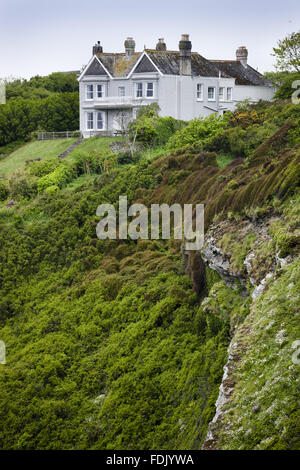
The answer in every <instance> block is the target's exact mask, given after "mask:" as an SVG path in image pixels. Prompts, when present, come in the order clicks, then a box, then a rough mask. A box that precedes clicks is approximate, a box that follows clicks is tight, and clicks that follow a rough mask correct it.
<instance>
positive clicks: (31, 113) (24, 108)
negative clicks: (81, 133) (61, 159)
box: [0, 92, 79, 146]
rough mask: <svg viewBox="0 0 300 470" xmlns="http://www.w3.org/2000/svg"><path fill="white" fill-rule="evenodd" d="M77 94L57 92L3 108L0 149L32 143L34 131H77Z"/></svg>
mask: <svg viewBox="0 0 300 470" xmlns="http://www.w3.org/2000/svg"><path fill="white" fill-rule="evenodd" d="M78 100H79V97H78V92H77V93H54V94H52V95H50V96H49V97H47V98H45V99H42V100H31V99H23V98H18V99H12V100H10V101H8V102H7V103H6V104H4V105H2V106H1V107H0V146H4V145H7V144H9V143H11V142H13V141H16V140H28V139H29V138H30V135H31V133H32V132H33V131H36V130H37V129H40V128H42V129H44V130H47V131H50V132H52V131H61V130H71V131H72V130H77V129H78V127H79V108H78Z"/></svg>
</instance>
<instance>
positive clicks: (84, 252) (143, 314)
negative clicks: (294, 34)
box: [0, 98, 300, 450]
mask: <svg viewBox="0 0 300 470" xmlns="http://www.w3.org/2000/svg"><path fill="white" fill-rule="evenodd" d="M46 99H47V98H46ZM249 106H250V105H249V104H247V105H246V104H244V109H243V110H242V109H239V110H238V114H241V113H246V114H245V115H244V116H243V117H242V118H240V117H239V118H238V117H237V118H236V119H235V117H233V120H232V121H231V123H229V117H228V118H226V120H225V119H224V121H223V120H222V119H220V120H219V121H217V120H216V118H211V122H210V121H209V120H208V122H206V123H205V124H204V123H203V122H199V123H197V124H194V125H195V129H196V132H195V134H196V135H197V132H199V134H201V137H199V138H200V139H201V140H200V141H199V140H193V139H191V141H192V142H191V143H190V145H189V146H188V145H187V146H186V147H184V148H183V149H176V150H175V151H174V152H173V154H171V155H167V154H166V153H167V152H163V149H162V148H161V147H160V148H159V150H158V152H159V153H158V154H155V149H154V153H153V157H152V158H149V159H146V158H144V159H140V160H139V161H138V162H134V163H132V162H127V164H126V165H122V166H121V165H118V162H117V158H116V156H115V155H112V154H111V148H110V143H111V140H109V139H97V138H94V139H88V140H87V141H84V142H83V143H82V144H80V145H79V146H78V147H77V148H76V149H75V150H74V151H73V152H72V153H71V154H70V155H69V156H68V158H67V159H65V160H58V159H56V158H51V156H50V155H49V153H50V152H49V153H47V151H42V150H40V157H41V158H42V160H41V161H36V162H31V163H30V164H28V165H27V167H26V168H25V171H24V168H23V172H21V170H20V172H19V174H15V176H14V178H11V180H10V187H11V191H13V193H14V194H15V195H16V199H17V200H18V202H19V204H18V205H15V206H13V207H3V205H2V206H1V207H0V246H1V250H0V339H1V340H3V341H5V344H6V351H7V357H6V361H7V362H6V364H5V365H0V420H1V423H2V426H1V429H0V447H1V448H2V449H52V450H54V449H55V450H56V449H77V450H78V449H116V448H117V449H127V450H132V449H174V450H177V449H199V448H201V445H202V443H203V441H204V440H205V437H206V435H207V430H208V423H209V422H210V421H211V420H212V418H213V416H214V413H215V402H216V398H217V396H218V393H219V386H220V382H221V380H222V375H223V367H224V364H225V362H226V360H227V348H228V346H229V343H230V341H231V339H232V336H233V335H234V340H233V344H234V343H235V341H237V342H238V350H237V351H236V352H237V354H235V353H234V359H235V360H236V361H237V362H236V367H235V369H234V371H233V373H234V377H233V379H234V380H233V386H235V384H236V386H235V388H234V393H233V395H232V401H231V402H229V403H228V414H227V415H225V420H226V423H225V425H223V423H221V429H220V435H219V441H218V448H220V449H224V448H242V449H254V448H264V449H265V448H268V449H277V448H281V449H289V448H295V447H296V446H297V443H296V437H297V432H296V417H297V412H296V406H297V400H298V393H297V390H296V385H295V384H296V380H295V378H296V372H297V371H296V369H295V367H293V366H292V365H291V359H290V355H291V341H293V340H294V337H295V338H296V336H295V334H296V333H295V332H296V319H297V317H296V313H297V309H296V307H297V299H298V297H297V296H298V292H299V258H296V256H297V254H298V253H299V251H298V250H299V234H298V231H299V194H297V191H299V184H300V173H299V168H300V166H299V149H298V148H297V147H296V146H295V142H296V141H297V135H296V126H295V123H297V120H298V118H299V111H298V108H297V106H295V105H292V104H290V103H288V104H286V103H275V104H271V105H269V104H266V103H258V104H257V105H255V106H250V107H249ZM253 110H255V111H256V113H257V115H256V114H254V113H252V111H253ZM237 116H238V115H237ZM141 119H150V120H152V123H153V122H155V124H157V123H158V122H159V118H157V117H155V116H152V117H149V116H148V117H147V116H146V117H142V118H141ZM164 119H165V118H164ZM215 121H216V122H215ZM221 123H222V124H221ZM169 124H170V122H169V121H168V120H166V121H164V124H163V127H164V125H166V128H167V130H165V128H164V130H163V131H161V133H162V135H164V132H166V134H167V133H168V129H169ZM287 124H288V125H287ZM187 127H188V126H187ZM187 127H186V128H187ZM186 128H185V129H186ZM156 129H158V127H156ZM199 129H200V130H199ZM274 129H275V131H274ZM183 130H184V129H183ZM183 130H182V131H183ZM200 131H201V132H200ZM180 132H181V131H180ZM270 133H273V134H272V135H271V137H268V136H269V134H270ZM191 134H192V132H187V136H186V137H187V138H190V136H191ZM175 135H176V134H174V136H175ZM266 136H267V137H268V138H266ZM195 139H196V137H195ZM218 139H219V140H218ZM217 142H219V144H217ZM237 144H238V147H240V148H239V150H236V155H239V154H240V153H242V154H244V155H246V154H248V153H249V152H251V153H250V154H249V157H248V158H247V160H246V161H245V160H243V159H235V160H233V161H231V162H230V160H232V158H233V156H234V155H233V153H232V149H233V148H234V145H237ZM30 145H31V144H30ZM204 146H206V147H207V148H209V146H211V147H212V146H215V152H217V153H218V154H217V153H212V152H208V151H203V147H204ZM26 147H27V146H26ZM224 148H226V149H227V151H228V153H226V154H225V155H224V153H223V151H224ZM23 150H24V151H25V149H23ZM53 156H55V155H52V157H53ZM225 156H226V158H225ZM45 157H48V159H47V158H45ZM24 158H25V155H24V154H23V157H22V159H20V161H19V164H20V166H22V165H23V164H24ZM120 158H121V160H122V155H121V156H120ZM105 161H106V162H107V163H108V162H111V165H108V166H107V167H106V170H104V162H105ZM4 163H5V161H2V162H0V166H1V165H2V164H4ZM119 163H121V162H119ZM123 163H125V162H123ZM225 163H227V164H226V165H225ZM16 165H17V163H16V162H15V166H16ZM4 186H5V184H4ZM38 190H39V194H38V196H37V191H38ZM0 191H1V187H0ZM4 192H5V189H4ZM120 195H127V197H128V204H129V205H130V204H131V203H132V202H136V201H139V202H143V203H144V204H146V205H149V204H151V203H162V202H166V203H169V204H172V203H174V202H179V203H182V204H184V203H200V202H203V203H205V223H206V227H207V226H208V225H209V224H210V223H211V221H212V219H213V218H216V219H218V225H217V226H216V227H215V229H216V231H218V230H221V228H220V227H221V226H222V227H223V226H224V225H226V226H227V235H226V236H222V237H221V247H222V250H223V251H224V252H225V256H226V260H227V261H228V265H229V266H230V268H232V269H233V270H234V271H235V272H238V273H240V274H243V275H245V269H244V261H245V257H246V256H247V254H248V253H249V250H256V251H255V253H257V260H256V263H257V265H258V264H260V265H263V267H264V268H265V266H266V265H267V266H269V264H267V263H266V262H265V261H264V260H266V259H267V258H266V256H268V255H270V253H271V256H273V255H275V254H276V253H278V254H279V255H282V256H285V255H288V256H290V257H291V258H293V257H295V262H294V265H290V266H288V267H286V268H284V269H280V268H279V267H277V269H276V271H275V272H274V278H273V279H272V282H271V283H270V284H269V285H267V286H266V290H265V291H264V292H263V294H262V296H261V297H260V299H259V300H258V302H252V299H251V297H245V296H244V295H242V292H241V290H240V288H239V287H237V288H236V289H235V290H234V289H231V288H230V287H228V286H227V284H226V283H225V282H224V281H223V280H221V279H220V277H219V275H217V274H216V273H215V272H212V270H211V269H206V286H200V293H199V297H197V295H196V294H195V293H194V292H193V291H192V282H191V279H190V278H189V277H188V276H187V275H185V274H184V273H183V269H182V259H181V252H180V243H179V244H178V243H176V242H177V241H176V240H169V241H162V240H137V241H132V240H98V239H97V237H96V231H95V228H96V225H97V222H98V218H97V217H96V216H95V214H96V209H97V207H98V205H99V204H101V203H111V204H114V205H115V206H116V208H117V202H118V198H119V196H120ZM36 196H37V197H36ZM274 196H277V197H276V202H272V203H271V202H270V200H271V199H272V198H273V197H274ZM33 197H34V198H33ZM243 211H244V214H245V217H246V218H247V217H248V218H247V219H246V220H242V219H241V217H240V216H239V214H240V213H241V212H243ZM272 211H273V212H272ZM269 212H270V217H273V218H272V223H271V225H270V228H269V233H270V236H271V237H272V241H271V243H266V241H265V237H266V233H267V226H266V224H265V217H266V215H267V214H269ZM278 214H279V215H278ZM253 218H254V220H255V226H256V227H257V231H258V233H259V231H260V230H261V233H262V234H263V235H262V238H261V239H259V237H255V236H254V235H253V234H252V233H249V228H248V227H249V219H250V220H252V219H253ZM272 260H273V258H272ZM270 265H272V263H271V261H270ZM249 312H250V314H249ZM287 312H288V314H287ZM272 322H273V323H272ZM282 329H284V330H285V331H284V333H281V330H282ZM275 339H276V341H277V342H276V341H275ZM282 341H283V342H282ZM258 345H259V348H258V347H257V346H258ZM229 372H230V374H231V373H232V371H231V370H230V371H229ZM231 385H232V384H231V382H230V386H231ZM256 404H257V405H258V406H259V410H260V411H259V412H257V414H255V415H253V411H252V407H253V406H254V405H256ZM273 404H274V406H273V407H272V405H273ZM279 404H280V406H279ZM274 423H275V426H274Z"/></svg>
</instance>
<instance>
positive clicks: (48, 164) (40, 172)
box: [29, 158, 61, 177]
mask: <svg viewBox="0 0 300 470" xmlns="http://www.w3.org/2000/svg"><path fill="white" fill-rule="evenodd" d="M60 163H61V162H60V161H59V160H58V159H57V158H51V159H49V160H42V161H36V162H32V163H31V164H30V168H29V172H30V174H31V175H34V176H39V177H41V176H45V175H48V174H49V173H52V172H53V171H54V170H55V169H56V168H57V167H58V166H59V165H60Z"/></svg>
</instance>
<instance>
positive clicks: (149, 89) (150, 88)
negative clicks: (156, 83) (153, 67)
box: [147, 82, 154, 98]
mask: <svg viewBox="0 0 300 470" xmlns="http://www.w3.org/2000/svg"><path fill="white" fill-rule="evenodd" d="M153 91H154V90H153V83H152V82H148V83H147V98H151V97H153V94H154V93H153Z"/></svg>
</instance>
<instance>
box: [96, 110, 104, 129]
mask: <svg viewBox="0 0 300 470" xmlns="http://www.w3.org/2000/svg"><path fill="white" fill-rule="evenodd" d="M97 129H98V130H101V129H104V120H103V113H102V112H101V111H98V112H97Z"/></svg>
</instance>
